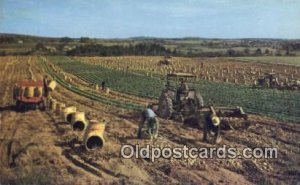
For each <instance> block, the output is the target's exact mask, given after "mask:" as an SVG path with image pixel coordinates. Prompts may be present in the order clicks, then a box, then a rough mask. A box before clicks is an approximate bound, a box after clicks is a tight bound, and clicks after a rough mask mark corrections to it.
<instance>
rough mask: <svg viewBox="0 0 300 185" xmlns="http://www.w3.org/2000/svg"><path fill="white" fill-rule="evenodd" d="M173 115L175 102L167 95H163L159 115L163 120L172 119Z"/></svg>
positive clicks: (160, 100)
mask: <svg viewBox="0 0 300 185" xmlns="http://www.w3.org/2000/svg"><path fill="white" fill-rule="evenodd" d="M172 113H173V102H172V99H171V98H170V97H169V96H168V94H167V93H163V94H162V95H161V96H160V98H159V107H158V114H159V116H160V117H162V118H170V117H171V116H172Z"/></svg>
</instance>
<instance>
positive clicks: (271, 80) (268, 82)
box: [257, 73, 280, 88]
mask: <svg viewBox="0 0 300 185" xmlns="http://www.w3.org/2000/svg"><path fill="white" fill-rule="evenodd" d="M278 79H279V75H278V74H276V73H265V74H264V75H262V76H261V77H260V78H259V79H258V80H257V81H258V86H259V87H265V88H278V87H279V86H280V84H279V82H278Z"/></svg>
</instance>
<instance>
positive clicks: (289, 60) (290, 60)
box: [236, 56, 300, 66]
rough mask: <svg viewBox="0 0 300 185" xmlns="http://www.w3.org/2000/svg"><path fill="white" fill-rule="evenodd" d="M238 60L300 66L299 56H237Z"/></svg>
mask: <svg viewBox="0 0 300 185" xmlns="http://www.w3.org/2000/svg"><path fill="white" fill-rule="evenodd" d="M236 59H237V60H241V61H245V62H260V63H271V64H288V65H297V66H300V57H299V56H282V57H278V56H277V57H275V56H263V57H237V58H236Z"/></svg>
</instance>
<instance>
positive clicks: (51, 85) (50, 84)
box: [48, 80, 57, 91]
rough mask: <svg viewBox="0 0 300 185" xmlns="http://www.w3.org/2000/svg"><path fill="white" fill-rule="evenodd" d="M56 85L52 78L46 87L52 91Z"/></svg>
mask: <svg viewBox="0 0 300 185" xmlns="http://www.w3.org/2000/svg"><path fill="white" fill-rule="evenodd" d="M56 85H57V83H56V81H54V80H52V81H51V82H50V83H49V84H48V88H49V89H50V90H51V91H54V89H55V87H56Z"/></svg>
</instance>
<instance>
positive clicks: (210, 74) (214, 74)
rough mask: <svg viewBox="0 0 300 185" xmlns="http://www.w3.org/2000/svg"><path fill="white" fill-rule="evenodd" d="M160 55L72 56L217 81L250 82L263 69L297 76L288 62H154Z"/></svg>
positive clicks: (142, 71)
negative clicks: (191, 74)
mask: <svg viewBox="0 0 300 185" xmlns="http://www.w3.org/2000/svg"><path fill="white" fill-rule="evenodd" d="M160 59H161V57H75V60H80V61H85V62H87V63H90V64H94V65H100V66H102V67H105V68H109V69H114V70H119V71H131V72H138V73H140V74H144V75H147V76H148V75H149V76H150V75H156V74H160V75H164V74H166V73H169V72H187V73H193V74H195V75H196V76H197V77H198V78H200V79H204V80H210V81H217V82H231V83H238V84H245V85H253V84H255V82H256V80H257V79H258V78H259V77H260V76H261V75H263V74H264V73H270V72H274V73H277V74H279V80H280V81H282V82H287V83H288V82H291V81H293V80H299V79H300V68H299V67H294V66H289V65H275V66H272V65H271V64H260V63H251V62H240V61H234V60H232V59H222V58H221V59H188V58H181V57H173V58H172V59H171V61H172V62H171V65H158V61H159V60H160Z"/></svg>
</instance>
